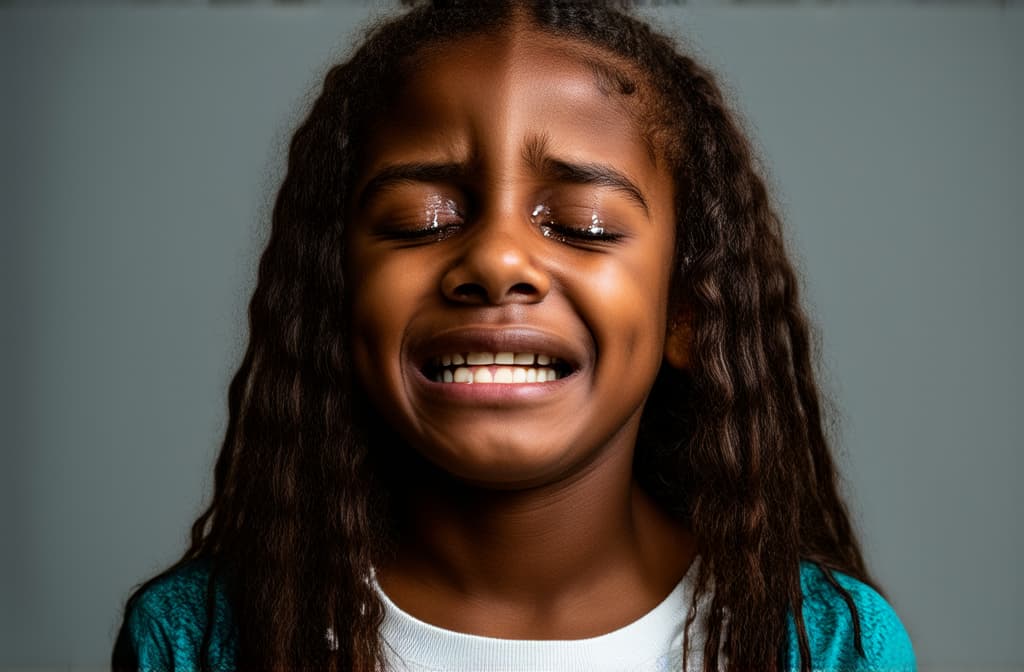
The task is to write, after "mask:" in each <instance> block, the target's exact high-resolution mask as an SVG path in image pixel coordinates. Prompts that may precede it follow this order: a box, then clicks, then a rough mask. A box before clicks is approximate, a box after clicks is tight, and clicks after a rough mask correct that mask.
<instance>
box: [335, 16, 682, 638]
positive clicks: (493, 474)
mask: <svg viewBox="0 0 1024 672" xmlns="http://www.w3.org/2000/svg"><path fill="white" fill-rule="evenodd" d="M594 57H595V54H594V50H593V49H587V48H584V47H582V46H581V45H579V44H576V43H572V42H567V41H565V40H561V39H558V38H555V37H551V36H544V35H531V34H530V33H529V32H526V31H522V30H513V31H510V32H509V33H508V34H507V35H505V36H501V37H494V36H482V37H474V38H470V39H466V40H462V41H460V42H457V43H455V44H451V45H445V46H444V48H443V49H440V50H437V51H436V52H434V53H431V54H428V55H426V57H425V58H424V59H422V60H421V62H420V63H421V64H420V65H419V66H418V67H417V69H416V72H415V76H414V77H412V78H410V81H409V82H408V83H407V84H406V86H405V87H403V88H402V89H401V90H400V91H398V92H397V100H396V101H395V102H394V104H393V105H391V106H390V107H389V109H391V110H393V111H394V112H393V114H390V115H389V116H387V117H385V118H383V119H381V120H380V122H379V123H378V124H377V126H376V127H375V129H374V131H373V133H372V134H371V137H370V139H369V141H368V150H367V152H366V156H368V157H371V160H370V161H368V162H367V164H366V165H365V166H364V167H363V169H362V171H361V179H359V180H358V181H357V184H356V189H355V197H354V199H353V203H354V205H353V208H352V211H351V212H350V213H349V221H350V222H351V226H350V229H349V231H350V233H349V239H348V241H347V255H346V256H347V258H346V267H347V268H348V269H350V275H349V276H348V282H349V286H350V287H355V288H357V290H358V291H354V292H353V293H352V305H351V311H352V314H351V318H352V324H353V325H354V326H353V334H352V337H353V347H354V361H355V364H356V368H357V373H358V376H359V380H360V381H361V383H362V386H363V388H364V390H365V392H366V393H367V395H368V397H369V398H370V400H371V402H372V403H373V405H374V406H375V407H376V409H377V410H378V412H379V413H380V415H381V416H382V417H383V419H384V420H385V422H386V423H388V425H389V426H390V427H392V428H393V429H394V431H395V432H396V433H397V434H398V435H399V436H400V437H401V438H402V439H404V441H405V442H406V443H407V444H408V446H409V447H410V448H411V450H412V454H411V455H403V454H402V452H401V451H398V452H397V454H396V456H395V459H397V460H403V459H404V460H407V461H409V462H410V463H414V462H415V461H416V460H417V459H424V460H425V462H426V465H428V466H423V465H418V466H417V469H418V477H417V478H416V480H415V482H414V484H412V485H410V486H409V487H410V491H409V492H408V497H407V500H406V501H407V510H406V512H405V516H406V519H407V529H408V531H409V532H408V534H405V535H403V536H402V538H401V539H400V541H399V548H398V549H397V550H398V552H397V553H396V554H395V560H394V561H392V562H390V563H385V564H384V565H383V566H381V567H379V568H378V578H379V580H380V582H381V585H382V586H383V587H384V589H385V591H386V592H387V593H388V595H389V596H390V597H391V598H392V599H393V600H394V601H395V602H396V603H397V604H398V605H399V606H400V607H402V608H403V609H405V610H406V611H408V612H410V613H411V614H413V615H414V616H417V617H418V618H421V619H422V620H425V621H427V622H430V623H433V624H435V625H438V626H440V627H445V628H449V629H453V630H458V631H462V632H469V633H473V634H480V635H487V636H496V637H505V638H516V639H576V638H582V637H591V636H595V635H598V634H602V633H605V632H609V631H611V630H613V629H615V628H618V627H621V626H623V625H626V624H628V623H629V622H632V621H633V620H635V619H636V618H638V617H640V616H641V615H643V614H644V613H646V612H647V611H648V610H650V609H651V608H653V607H654V606H655V605H656V604H657V603H658V602H660V601H661V600H662V599H663V598H664V597H665V596H666V595H667V594H668V593H669V592H670V591H671V589H672V587H673V586H674V585H675V584H676V583H677V582H678V581H679V579H680V578H681V577H682V575H683V574H684V573H685V571H686V569H687V567H688V566H689V564H690V562H691V560H692V558H693V555H694V548H693V546H694V544H693V541H692V538H691V537H690V535H689V534H688V533H687V532H686V530H685V529H683V528H682V527H681V526H680V525H679V524H678V523H676V522H675V521H673V520H671V519H670V518H669V517H668V516H666V515H665V514H664V513H663V512H662V511H660V510H659V509H658V508H657V507H656V506H655V505H654V504H653V502H652V501H651V500H650V499H649V498H648V497H647V496H646V495H645V494H644V493H643V492H642V491H641V490H640V489H639V488H638V487H637V486H636V485H635V483H634V481H633V477H632V458H633V451H634V448H635V444H636V437H637V430H638V427H639V421H640V416H641V412H642V410H643V405H644V402H645V400H646V398H647V395H648V393H649V392H650V389H651V385H652V384H653V381H654V379H655V376H656V375H657V372H658V370H659V368H660V367H661V366H662V365H663V362H665V361H666V350H665V348H666V335H667V332H668V330H669V327H668V321H667V319H666V317H667V314H668V302H669V280H670V265H671V261H672V254H673V249H674V248H673V246H674V211H673V188H672V180H671V176H670V175H669V174H668V172H667V170H666V169H665V168H664V166H663V165H661V162H660V161H659V160H658V159H657V157H654V156H652V154H651V152H650V149H649V146H648V145H647V144H646V143H645V142H644V140H643V135H642V130H641V129H642V124H641V123H640V121H639V119H640V118H641V117H642V115H641V112H642V110H641V108H640V101H639V100H637V99H636V97H635V96H633V97H629V96H623V95H620V94H617V93H613V92H609V91H608V90H607V87H604V86H601V82H600V81H599V79H598V78H597V77H596V76H595V71H594V69H593V68H592V67H589V66H588V59H593V58H594ZM599 57H600V58H603V59H605V60H606V61H607V65H610V66H613V67H614V66H616V65H617V64H615V63H614V61H612V59H610V58H608V57H607V56H604V55H600V56H599ZM567 166H575V167H576V168H577V170H575V171H573V170H568V169H567V168H566V167H567ZM584 166H585V167H589V168H590V170H589V173H588V171H581V170H579V168H580V167H584ZM596 166H599V167H601V170H602V171H604V174H603V176H602V177H601V178H600V179H598V178H595V177H593V176H594V174H595V171H594V170H593V168H594V167H596ZM583 173H587V174H588V175H589V177H586V178H583V177H581V174H583ZM610 175H611V176H615V177H609V176H610ZM620 178H624V179H620ZM594 226H597V227H600V228H601V229H603V231H604V233H605V234H611V235H612V236H614V238H612V239H600V240H595V239H592V235H593V234H592V232H593V231H594V230H595V229H593V228H591V227H594ZM588 230H589V231H591V233H590V234H588V233H587V231H588ZM668 342H669V345H670V348H669V353H668V354H669V357H668V361H669V364H670V365H681V364H685V352H686V350H687V344H686V342H685V338H684V337H681V336H679V332H676V333H674V334H673V337H672V338H670V339H668ZM467 351H487V352H497V351H514V352H524V351H525V352H540V353H546V354H550V355H554V356H557V357H559V358H560V359H562V360H565V361H566V362H568V363H569V365H570V366H569V368H570V371H571V373H570V375H568V376H566V377H564V378H562V379H560V380H558V381H554V382H547V383H535V384H525V385H523V384H520V385H500V384H499V385H452V384H449V385H444V384H439V383H436V382H433V381H432V380H430V378H429V377H428V376H427V375H424V369H425V368H428V365H429V362H430V360H431V359H432V358H433V357H435V356H438V355H441V354H444V353H452V352H467ZM673 353H675V354H673ZM680 353H682V354H680ZM609 605H615V608H614V609H609Z"/></svg>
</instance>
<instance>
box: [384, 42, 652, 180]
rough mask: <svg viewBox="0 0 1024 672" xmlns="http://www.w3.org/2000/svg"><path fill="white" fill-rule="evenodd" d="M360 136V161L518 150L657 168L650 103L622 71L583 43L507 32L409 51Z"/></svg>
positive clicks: (480, 155) (461, 157)
mask: <svg viewBox="0 0 1024 672" xmlns="http://www.w3.org/2000/svg"><path fill="white" fill-rule="evenodd" d="M389 98H390V100H389V101H388V104H387V105H386V106H385V110H386V112H385V114H384V115H382V117H381V118H380V119H379V120H378V121H377V123H376V124H375V125H374V127H373V128H372V129H371V133H370V134H369V138H368V143H367V146H366V155H365V156H366V157H367V158H368V159H369V160H368V161H366V162H364V168H369V167H371V166H370V165H365V164H371V165H372V164H374V163H387V156H386V155H387V154H388V153H389V151H392V150H394V149H396V148H401V149H402V150H403V151H405V150H408V149H410V148H412V147H419V148H420V149H421V150H423V151H433V152H435V153H438V152H440V153H443V154H445V155H446V156H447V158H450V159H453V160H469V159H473V158H478V159H481V160H483V159H486V157H487V156H490V155H494V154H495V153H498V154H500V153H502V152H506V153H508V152H510V151H512V150H518V151H519V152H524V151H527V150H528V148H529V147H530V146H536V144H537V143H536V140H537V139H540V140H542V141H543V144H544V146H545V147H548V148H550V149H552V150H553V151H554V152H556V153H560V154H569V155H572V154H575V153H580V154H585V155H587V157H588V158H590V159H593V160H612V159H614V160H615V161H616V162H627V163H630V164H633V165H634V166H635V167H638V168H639V167H643V168H644V169H649V170H656V169H657V168H658V166H657V164H658V160H657V156H656V154H655V152H654V151H653V149H652V147H651V145H650V143H649V141H648V137H649V134H648V133H647V132H646V131H645V126H646V124H645V118H646V117H647V108H648V107H649V105H647V104H646V101H645V100H644V95H643V92H642V86H641V84H640V77H639V76H638V75H637V74H636V73H635V72H633V71H632V69H631V68H630V66H628V65H627V64H624V63H622V62H620V61H618V60H617V59H616V58H615V57H613V56H611V55H609V54H608V53H606V52H604V51H602V50H600V49H598V48H596V47H593V46H591V45H588V44H585V43H582V42H578V41H574V40H569V39H565V38H561V37H558V36H554V35H551V34H548V33H544V32H541V31H539V30H531V29H530V28H524V27H518V26H514V27H511V28H510V29H509V31H508V32H507V33H504V34H501V35H479V36H472V37H468V38H463V39H460V40H456V41H453V42H445V43H443V44H439V45H436V46H431V47H428V48H427V49H426V50H425V51H422V52H419V53H417V54H416V55H415V56H414V57H413V58H412V59H411V62H410V63H409V66H408V68H407V70H406V72H405V75H404V77H403V78H402V80H401V83H400V85H399V86H397V87H396V88H395V89H394V90H393V91H392V94H391V96H389Z"/></svg>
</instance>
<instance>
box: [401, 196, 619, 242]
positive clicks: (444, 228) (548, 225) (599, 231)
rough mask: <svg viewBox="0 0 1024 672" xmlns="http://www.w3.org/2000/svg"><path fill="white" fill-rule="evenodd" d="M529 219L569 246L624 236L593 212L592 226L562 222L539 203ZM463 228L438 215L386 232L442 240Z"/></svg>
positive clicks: (406, 238)
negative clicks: (421, 224) (608, 228)
mask: <svg viewBox="0 0 1024 672" xmlns="http://www.w3.org/2000/svg"><path fill="white" fill-rule="evenodd" d="M452 214H456V215H458V216H459V218H460V220H461V218H462V215H461V213H459V212H458V211H454V212H453V213H452ZM530 220H531V222H533V224H534V225H536V226H537V227H538V228H539V229H540V231H541V234H542V235H543V236H544V237H545V238H550V239H552V240H557V241H559V242H561V243H565V244H567V245H584V246H586V245H591V246H593V245H600V244H609V243H614V242H616V241H619V240H621V239H622V238H624V237H625V236H624V235H623V234H621V233H613V232H611V231H606V230H605V228H604V223H603V222H601V220H600V219H598V217H597V215H596V213H595V214H592V215H591V221H592V223H591V225H590V226H588V227H585V228H584V227H580V226H572V225H566V224H560V223H559V222H558V221H557V219H555V217H554V216H553V215H552V213H551V209H550V208H548V207H547V206H543V205H539V206H537V207H536V208H534V210H533V212H532V213H531V215H530ZM462 228H463V223H462V222H461V221H460V222H452V223H448V224H441V223H439V222H438V221H437V217H436V214H435V218H434V221H433V223H432V224H431V225H429V226H425V227H420V228H416V229H402V228H396V229H393V230H390V231H388V232H387V233H386V234H385V235H386V237H387V238H390V239H391V240H395V241H398V242H407V243H410V244H416V243H420V242H441V241H443V240H447V239H448V238H450V237H452V236H453V235H455V234H457V233H458V232H459V231H461V230H462Z"/></svg>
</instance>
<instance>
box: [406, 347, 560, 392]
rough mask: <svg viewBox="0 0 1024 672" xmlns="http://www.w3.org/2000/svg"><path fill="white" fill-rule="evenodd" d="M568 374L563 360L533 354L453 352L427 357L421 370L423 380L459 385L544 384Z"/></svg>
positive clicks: (541, 354)
mask: <svg viewBox="0 0 1024 672" xmlns="http://www.w3.org/2000/svg"><path fill="white" fill-rule="evenodd" d="M572 372H573V367H572V366H570V365H569V364H568V363H566V362H565V361H563V360H560V359H559V358H557V357H552V356H550V355H547V354H544V353H535V352H453V353H450V354H444V355H440V356H437V357H433V358H431V360H430V361H429V362H428V363H427V365H426V366H425V367H424V368H423V375H424V376H426V377H427V380H432V381H434V382H435V383H452V384H462V385H472V384H477V385H480V384H483V385H488V384H504V385H522V384H530V383H548V382H553V381H556V380H559V379H560V378H565V377H566V376H568V375H570V374H572Z"/></svg>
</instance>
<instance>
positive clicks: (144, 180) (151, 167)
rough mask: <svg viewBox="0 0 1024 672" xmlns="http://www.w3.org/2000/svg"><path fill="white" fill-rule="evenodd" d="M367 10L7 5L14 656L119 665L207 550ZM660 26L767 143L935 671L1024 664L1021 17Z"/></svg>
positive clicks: (0, 633)
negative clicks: (289, 148) (312, 112)
mask: <svg viewBox="0 0 1024 672" xmlns="http://www.w3.org/2000/svg"><path fill="white" fill-rule="evenodd" d="M369 12H370V10H369V9H368V8H367V7H365V6H341V7H330V8H328V7H321V8H316V7H302V8H297V7H291V8H287V7H277V8H272V7H267V8H252V7H246V6H243V5H230V4H229V5H226V6H223V7H215V8H210V7H202V6H199V7H177V8H176V7H169V6H166V5H161V6H153V7H149V8H140V7H124V6H122V7H108V8H103V9H91V10H90V9H81V8H79V9H76V8H74V7H66V6H65V7H55V8H49V9H25V8H8V9H0V62H2V64H3V65H2V66H0V67H2V70H0V76H2V78H3V79H2V80H0V129H2V130H0V170H2V174H0V185H2V186H0V189H2V192H0V193H2V205H0V227H2V228H0V285H2V287H0V299H2V300H3V302H4V304H3V310H2V312H0V315H2V317H0V319H2V321H3V323H2V324H3V327H2V330H0V351H2V359H0V374H2V376H3V384H2V386H0V407H2V413H3V416H2V418H0V420H2V427H0V442H2V443H0V449H2V462H0V526H2V527H0V544H2V545H3V549H2V552H0V563H2V564H0V582H2V583H0V609H2V611H0V668H4V667H9V668H12V669H13V668H18V667H27V668H32V667H47V668H62V667H65V668H66V667H97V666H103V665H104V664H105V662H106V660H107V659H108V654H109V650H110V645H111V642H112V638H113V636H114V634H115V632H116V628H117V626H118V624H119V618H120V609H121V607H122V605H123V601H124V599H125V598H126V597H127V595H128V593H129V591H130V589H131V588H132V587H133V585H135V584H137V583H138V582H140V581H142V580H143V579H144V578H146V577H147V576H149V575H151V574H153V573H154V572H156V571H158V570H159V569H161V568H162V567H164V566H166V565H167V564H169V563H170V562H171V561H173V560H174V559H175V558H176V557H177V556H178V555H179V554H180V553H181V552H182V550H183V549H184V544H185V539H186V534H187V530H188V527H189V525H190V523H191V522H192V520H193V519H194V518H195V516H196V515H197V514H198V513H199V511H200V510H201V507H202V505H203V504H204V503H205V502H206V500H207V497H208V494H209V487H210V481H211V473H212V463H213V459H214V456H215V454H216V450H217V448H218V446H219V441H220V438H221V434H222V432H223V431H224V428H225V424H226V418H225V408H226V388H227V382H228V379H229V377H230V375H231V374H232V372H233V369H234V367H235V366H236V365H237V363H238V361H239V358H240V355H241V352H242V350H243V348H244V343H245V338H246V335H245V304H246V302H247V300H248V295H249V293H250V292H251V290H252V286H253V281H254V277H255V264H256V258H257V255H258V253H259V250H260V248H261V245H262V242H263V241H264V239H265V235H266V222H267V219H268V217H267V209H268V203H269V201H270V199H271V198H272V196H273V192H274V190H275V188H276V185H277V182H278V180H279V179H280V175H281V172H282V165H283V154H284V148H285V145H286V142H287V139H288V137H289V134H290V132H291V130H292V129H293V128H294V126H295V125H296V123H297V122H298V121H299V120H300V119H301V116H302V114H303V112H304V110H305V108H306V105H307V104H308V102H309V101H310V100H311V98H310V96H311V95H312V94H313V93H314V92H315V90H316V89H317V88H318V86H319V80H320V77H321V76H322V75H323V73H324V71H325V68H326V66H327V64H328V63H329V61H330V60H331V59H333V58H336V57H338V56H339V55H341V54H343V53H344V52H345V50H346V48H347V45H348V44H349V43H350V39H349V36H350V35H351V34H352V30H353V27H354V26H359V25H362V24H363V22H364V20H365V17H366V16H367V15H368V14H369ZM660 13H661V16H662V17H663V18H664V19H665V20H666V21H667V22H668V24H667V25H672V26H677V27H679V28H680V30H681V31H682V32H683V34H684V35H685V36H686V40H687V41H688V42H689V43H690V44H691V45H693V46H694V47H695V49H696V50H697V51H698V53H699V54H700V55H701V56H702V57H703V58H704V59H705V60H706V61H708V62H709V63H710V64H711V65H712V66H713V67H714V68H715V69H716V70H717V71H718V72H719V73H720V74H721V75H722V78H723V81H724V83H725V84H726V87H727V89H728V91H729V92H730V95H731V97H732V100H733V101H734V102H735V104H736V105H737V107H738V108H739V109H740V110H741V112H742V113H743V116H744V118H745V120H746V123H747V125H748V128H749V129H750V131H751V132H752V134H753V135H754V137H755V139H756V141H757V143H758V144H759V146H760V147H761V149H762V152H761V153H762V156H763V157H764V160H765V164H766V166H767V168H768V171H769V179H770V180H771V182H772V184H773V185H774V187H775V189H776V195H777V199H778V201H779V203H780V205H781V208H782V211H783V212H784V214H785V219H786V221H787V223H788V225H789V231H790V238H791V243H792V245H791V247H792V249H793V252H794V254H795V256H796V257H797V258H798V261H799V263H800V265H801V268H802V269H803V272H804V276H805V279H806V292H805V297H806V298H807V299H808V303H809V306H810V307H811V310H812V312H813V315H814V317H815V320H816V322H817V323H818V325H819V327H820V331H821V334H822V344H823V365H824V369H823V381H824V384H825V386H826V388H827V389H828V391H829V392H830V393H831V395H832V397H833V398H834V400H835V401H836V403H837V405H838V407H839V409H840V411H841V418H840V420H841V425H840V434H839V441H838V449H839V451H840V461H841V464H842V465H843V469H844V473H845V476H846V477H847V481H846V490H847V492H848V493H849V496H850V501H851V506H852V509H853V511H854V513H855V517H856V519H857V522H858V525H859V528H860V529H861V531H862V534H863V540H864V543H865V547H866V551H867V554H868V557H869V561H870V563H871V566H872V568H873V569H874V571H875V573H876V575H877V577H878V578H879V579H880V580H881V582H882V584H883V585H884V586H885V587H886V588H887V590H888V595H889V598H890V600H891V602H892V603H893V604H894V605H895V607H896V609H897V611H898V612H899V614H900V615H901V617H902V619H903V621H904V623H905V624H906V626H907V628H908V630H909V631H910V633H911V636H912V638H913V640H914V643H915V647H916V650H917V653H918V657H919V662H920V663H921V668H922V669H924V670H938V669H963V670H967V669H979V668H985V667H987V668H992V669H997V668H998V669H1007V670H1010V669H1012V670H1024V649H1022V646H1021V644H1020V635H1021V633H1024V617H1022V613H1024V609H1022V602H1024V587H1022V582H1021V579H1020V574H1019V572H1018V565H1019V564H1020V558H1021V557H1022V556H1024V546H1022V541H1024V535H1022V526H1021V523H1020V516H1021V514H1022V512H1024V501H1022V496H1021V494H1020V488H1019V486H1018V480H1019V479H1020V477H1021V471H1022V470H1021V466H1022V465H1021V457H1020V448H1021V440H1020V438H1019V430H1020V425H1021V422H1020V417H1021V412H1022V410H1024V409H1022V408H1021V394H1020V391H1019V390H1020V385H1021V381H1022V380H1024V359H1022V357H1021V355H1020V353H1019V350H1018V348H1019V347H1020V344H1021V343H1024V331H1022V321H1021V300H1020V298H1019V294H1020V292H1021V290H1022V288H1024V287H1022V282H1021V280H1022V271H1021V264H1020V263H1018V262H1019V257H1020V255H1021V252H1022V246H1021V242H1022V241H1021V224H1022V221H1021V214H1020V212H1021V206H1022V198H1021V193H1022V189H1024V183H1022V170H1021V168H1022V165H1021V164H1022V159H1021V157H1022V156H1024V134H1022V132H1021V129H1020V123H1021V120H1022V119H1024V105H1022V100H1024V91H1022V89H1024V85H1022V74H1021V73H1022V68H1024V10H1021V9H1020V8H1019V7H1014V8H998V7H994V6H987V7H981V8H973V9H971V8H963V7H947V6H941V5H940V6H912V7H906V6H904V7H901V8H887V7H885V6H872V7H866V8H865V7H847V6H843V5H838V6H835V5H832V6H814V5H811V6H790V7H774V6H773V7H745V8H733V9H722V8H712V9H704V10H687V9H685V8H682V9H679V8H676V9H662V10H660Z"/></svg>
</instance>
